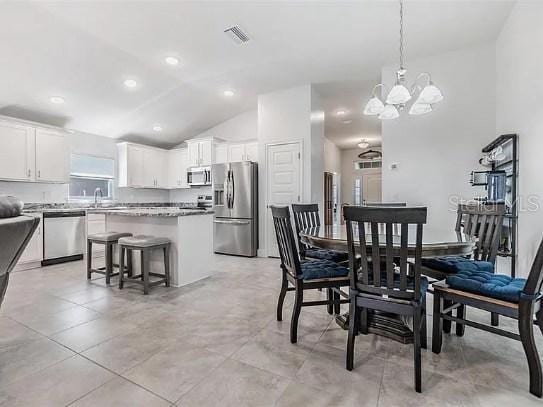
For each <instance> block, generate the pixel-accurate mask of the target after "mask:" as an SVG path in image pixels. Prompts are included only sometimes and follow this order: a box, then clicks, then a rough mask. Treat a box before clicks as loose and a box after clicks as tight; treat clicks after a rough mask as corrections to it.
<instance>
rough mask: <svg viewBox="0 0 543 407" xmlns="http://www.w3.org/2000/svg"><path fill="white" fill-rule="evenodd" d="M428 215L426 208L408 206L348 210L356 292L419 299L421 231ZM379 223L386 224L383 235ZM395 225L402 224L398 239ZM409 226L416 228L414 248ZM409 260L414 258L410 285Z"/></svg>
mask: <svg viewBox="0 0 543 407" xmlns="http://www.w3.org/2000/svg"><path fill="white" fill-rule="evenodd" d="M426 212H427V210H426V208H407V207H403V208H398V207H395V208H376V207H355V206H348V207H346V208H345V211H344V215H345V223H346V227H347V243H348V251H349V267H350V270H351V272H350V276H351V284H350V285H351V289H352V290H354V292H361V293H365V294H370V295H376V296H380V297H388V298H391V299H400V300H407V301H409V300H415V301H417V300H419V298H420V273H421V256H422V229H423V225H424V224H425V223H426ZM379 224H384V225H385V226H384V227H385V234H384V236H383V235H382V234H380V233H379ZM394 224H399V225H400V236H399V238H398V236H394V235H393V233H392V229H393V225H394ZM367 225H369V230H370V231H371V232H370V233H369V234H368V235H366V233H365V230H366V229H367ZM410 226H414V228H415V244H414V249H413V247H411V248H410V246H409V232H410V231H409V229H410ZM356 246H358V249H359V250H357V247H356ZM383 246H384V250H383V249H382V247H383ZM358 254H360V261H358V259H357V255H358ZM408 258H412V259H414V262H413V266H412V267H411V268H410V269H411V272H410V273H409V275H410V278H412V283H411V284H409V283H408V272H409V270H408V263H407V260H408ZM383 260H384V261H383ZM395 261H396V265H395V263H394V262H395ZM382 264H385V269H384V270H381V265H382ZM358 265H359V266H358ZM396 266H398V267H396ZM358 267H359V268H358ZM357 268H358V269H357Z"/></svg>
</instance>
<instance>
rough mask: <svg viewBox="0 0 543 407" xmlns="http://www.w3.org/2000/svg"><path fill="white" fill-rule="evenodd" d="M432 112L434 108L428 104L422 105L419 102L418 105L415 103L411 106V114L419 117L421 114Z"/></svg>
mask: <svg viewBox="0 0 543 407" xmlns="http://www.w3.org/2000/svg"><path fill="white" fill-rule="evenodd" d="M431 111H432V106H431V105H430V104H428V103H420V102H419V101H417V102H416V103H413V105H412V106H411V109H409V114H411V115H414V116H418V115H421V114H426V113H430V112H431Z"/></svg>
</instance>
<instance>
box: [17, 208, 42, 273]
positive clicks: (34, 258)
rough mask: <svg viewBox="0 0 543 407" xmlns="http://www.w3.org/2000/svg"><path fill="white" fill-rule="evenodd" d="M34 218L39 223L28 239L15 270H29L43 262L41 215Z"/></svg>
mask: <svg viewBox="0 0 543 407" xmlns="http://www.w3.org/2000/svg"><path fill="white" fill-rule="evenodd" d="M35 216H37V217H39V218H40V223H39V224H38V227H37V228H36V231H35V232H34V234H33V235H32V237H31V238H30V241H29V242H28V245H27V246H26V249H25V250H24V252H23V254H22V255H21V257H20V258H19V262H18V263H17V269H25V268H31V267H32V265H34V263H38V262H41V261H42V260H43V233H42V231H43V227H42V225H43V218H42V216H41V214H36V215H35Z"/></svg>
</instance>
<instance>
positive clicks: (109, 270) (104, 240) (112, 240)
mask: <svg viewBox="0 0 543 407" xmlns="http://www.w3.org/2000/svg"><path fill="white" fill-rule="evenodd" d="M127 236H132V233H123V232H103V233H95V234H93V235H89V236H88V237H87V280H90V279H91V276H92V273H98V274H102V275H105V276H106V284H108V285H109V282H110V279H111V277H113V276H116V275H118V274H119V273H118V272H116V273H113V267H114V266H115V267H119V266H118V265H117V264H113V245H116V244H117V242H118V241H119V238H122V237H127ZM93 243H94V244H103V245H105V246H106V259H105V260H106V265H105V267H99V268H96V269H94V268H92V245H93ZM127 266H128V267H127V268H126V269H124V268H123V267H119V270H124V271H125V272H128V273H131V269H132V264H131V261H130V259H128V260H127Z"/></svg>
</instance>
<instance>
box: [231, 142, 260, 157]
mask: <svg viewBox="0 0 543 407" xmlns="http://www.w3.org/2000/svg"><path fill="white" fill-rule="evenodd" d="M228 161H229V162H237V161H258V142H256V141H255V142H249V143H234V144H230V145H229V146H228Z"/></svg>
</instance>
